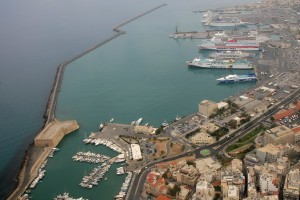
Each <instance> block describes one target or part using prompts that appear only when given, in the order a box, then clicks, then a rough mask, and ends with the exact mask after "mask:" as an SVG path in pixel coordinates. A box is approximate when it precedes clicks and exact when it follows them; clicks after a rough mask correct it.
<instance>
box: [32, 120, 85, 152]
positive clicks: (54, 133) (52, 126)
mask: <svg viewBox="0 0 300 200" xmlns="http://www.w3.org/2000/svg"><path fill="white" fill-rule="evenodd" d="M78 128H79V125H78V124H77V122H76V121H63V122H58V121H55V122H51V123H49V124H48V125H47V126H46V127H45V128H44V129H43V130H42V131H41V132H40V133H39V134H38V135H37V137H36V138H35V139H34V145H35V146H36V147H40V148H45V147H55V146H56V145H57V144H58V143H59V142H60V141H61V139H62V138H63V137H64V136H65V135H66V134H68V133H70V132H72V131H75V130H77V129H78Z"/></svg>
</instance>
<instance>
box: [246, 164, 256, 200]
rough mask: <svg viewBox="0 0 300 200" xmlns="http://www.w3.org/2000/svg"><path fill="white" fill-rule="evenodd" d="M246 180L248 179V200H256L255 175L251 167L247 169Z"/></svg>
mask: <svg viewBox="0 0 300 200" xmlns="http://www.w3.org/2000/svg"><path fill="white" fill-rule="evenodd" d="M247 178H248V185H247V186H248V187H247V189H248V191H247V194H248V200H250V199H251V200H256V199H257V191H256V175H255V172H254V169H253V167H251V166H249V167H247Z"/></svg>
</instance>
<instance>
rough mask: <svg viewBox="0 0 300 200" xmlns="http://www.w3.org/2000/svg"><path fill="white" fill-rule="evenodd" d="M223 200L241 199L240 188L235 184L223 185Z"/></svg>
mask: <svg viewBox="0 0 300 200" xmlns="http://www.w3.org/2000/svg"><path fill="white" fill-rule="evenodd" d="M222 192H223V198H222V199H223V200H239V199H240V198H239V188H238V187H236V186H235V185H228V186H225V187H222Z"/></svg>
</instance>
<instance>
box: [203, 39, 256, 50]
mask: <svg viewBox="0 0 300 200" xmlns="http://www.w3.org/2000/svg"><path fill="white" fill-rule="evenodd" d="M198 47H199V49H208V50H217V51H224V50H231V51H237V50H243V51H245V50H246V51H257V50H259V49H260V48H259V43H258V42H244V41H237V40H228V41H223V40H222V39H221V38H216V37H213V38H212V39H211V40H206V41H204V42H203V43H202V44H200V45H198Z"/></svg>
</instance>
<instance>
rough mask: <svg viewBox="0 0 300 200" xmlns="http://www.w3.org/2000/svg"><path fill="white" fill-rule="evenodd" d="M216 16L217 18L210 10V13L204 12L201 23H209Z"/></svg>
mask: <svg viewBox="0 0 300 200" xmlns="http://www.w3.org/2000/svg"><path fill="white" fill-rule="evenodd" d="M214 16H215V14H214V13H213V12H211V11H209V10H208V11H206V12H204V14H203V16H202V19H201V22H202V23H208V22H209V21H210V20H212V19H213V17H214Z"/></svg>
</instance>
